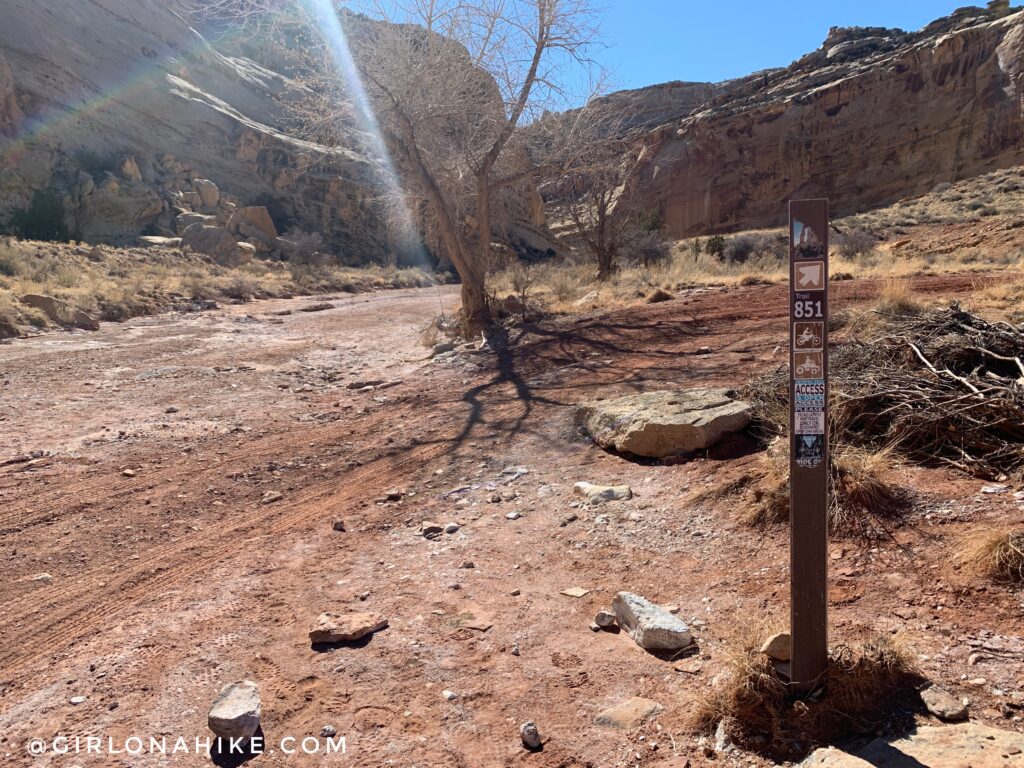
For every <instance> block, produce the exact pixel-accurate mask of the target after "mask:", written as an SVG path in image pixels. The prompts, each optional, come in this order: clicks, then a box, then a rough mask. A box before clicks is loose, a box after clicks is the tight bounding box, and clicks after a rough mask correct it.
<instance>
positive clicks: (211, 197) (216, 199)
mask: <svg viewBox="0 0 1024 768" xmlns="http://www.w3.org/2000/svg"><path fill="white" fill-rule="evenodd" d="M192 188H193V189H194V190H195V191H196V193H197V194H198V195H199V201H200V205H201V206H202V208H203V210H204V211H210V212H215V211H216V210H217V205H218V204H219V203H220V189H219V188H218V187H217V185H216V184H214V183H213V182H212V181H210V180H209V179H194V180H193V181H192Z"/></svg>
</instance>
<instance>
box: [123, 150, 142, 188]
mask: <svg viewBox="0 0 1024 768" xmlns="http://www.w3.org/2000/svg"><path fill="white" fill-rule="evenodd" d="M121 175H122V176H124V177H125V179H127V180H128V181H131V182H134V183H136V184H138V183H139V182H141V181H142V171H140V170H139V164H138V162H137V161H136V160H135V158H134V157H132V156H131V155H129V156H128V157H126V158H125V159H124V162H123V163H121Z"/></svg>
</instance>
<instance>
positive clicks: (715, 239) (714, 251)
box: [704, 235, 725, 259]
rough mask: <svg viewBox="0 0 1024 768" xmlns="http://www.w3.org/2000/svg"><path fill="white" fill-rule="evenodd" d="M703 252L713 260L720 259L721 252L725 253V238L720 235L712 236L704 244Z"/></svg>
mask: <svg viewBox="0 0 1024 768" xmlns="http://www.w3.org/2000/svg"><path fill="white" fill-rule="evenodd" d="M704 250H705V252H707V253H708V254H709V255H711V256H714V257H715V258H718V259H720V258H722V252H723V251H725V238H724V237H722V236H721V235H712V236H711V237H709V238H708V241H707V243H705V245H704Z"/></svg>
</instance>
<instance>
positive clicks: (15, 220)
mask: <svg viewBox="0 0 1024 768" xmlns="http://www.w3.org/2000/svg"><path fill="white" fill-rule="evenodd" d="M10 228H11V230H12V231H13V232H14V234H16V235H18V236H19V237H22V238H24V239H26V240H56V241H59V242H67V241H68V240H69V239H70V233H69V232H68V228H67V225H66V224H65V223H64V204H63V203H62V202H61V200H60V198H59V197H58V196H57V193H56V192H54V191H53V190H50V189H41V190H39V191H38V192H36V193H35V195H33V196H32V202H31V204H30V205H29V207H28V208H23V209H22V210H20V211H15V213H14V214H13V215H12V216H11V225H10Z"/></svg>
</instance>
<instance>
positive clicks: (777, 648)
mask: <svg viewBox="0 0 1024 768" xmlns="http://www.w3.org/2000/svg"><path fill="white" fill-rule="evenodd" d="M791 647H792V638H790V636H789V632H779V633H778V634H775V635H772V636H771V637H769V638H768V639H767V640H765V641H764V645H762V646H761V653H763V654H764V655H765V656H767V657H768V658H770V659H775V660H776V661H789V660H790V657H791V654H792V650H791Z"/></svg>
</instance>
